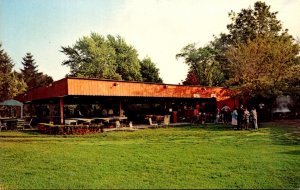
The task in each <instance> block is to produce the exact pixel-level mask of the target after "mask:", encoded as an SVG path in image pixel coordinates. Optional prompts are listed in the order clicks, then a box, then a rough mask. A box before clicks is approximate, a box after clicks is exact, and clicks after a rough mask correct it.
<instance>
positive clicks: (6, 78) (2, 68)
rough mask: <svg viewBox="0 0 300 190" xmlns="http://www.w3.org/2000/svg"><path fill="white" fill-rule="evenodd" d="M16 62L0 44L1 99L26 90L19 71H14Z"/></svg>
mask: <svg viewBox="0 0 300 190" xmlns="http://www.w3.org/2000/svg"><path fill="white" fill-rule="evenodd" d="M13 67H14V64H13V63H12V60H11V58H10V57H9V56H8V55H7V53H6V52H5V51H4V49H2V44H0V101H3V100H7V99H11V98H13V97H14V96H16V95H17V94H19V93H22V92H24V91H25V88H26V84H25V82H24V81H23V79H22V77H21V76H20V75H19V73H17V72H15V71H13V70H12V69H13Z"/></svg>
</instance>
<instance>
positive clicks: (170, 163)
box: [0, 124, 300, 189]
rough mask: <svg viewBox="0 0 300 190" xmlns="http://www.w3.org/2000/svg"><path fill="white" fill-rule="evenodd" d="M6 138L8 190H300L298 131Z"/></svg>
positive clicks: (2, 164) (4, 183)
mask: <svg viewBox="0 0 300 190" xmlns="http://www.w3.org/2000/svg"><path fill="white" fill-rule="evenodd" d="M0 136H1V137H0V145H1V146H0V189H6V188H8V189H17V188H22V189H26V188H30V189H32V188H34V189H37V188H38V189H43V188H48V189H49V188H51V189H53V188H55V189H58V188H64V189H67V188H72V189H74V188H76V189H78V188H89V189H92V188H109V189H111V188H122V189H123V188H130V189H132V188H134V189H136V188H142V189H145V188H172V189H173V188H188V189H190V188H276V189H278V188H300V135H299V128H298V129H297V128H296V127H285V126H283V125H278V124H266V125H264V127H263V128H260V129H259V131H234V130H232V129H230V128H229V127H228V128H226V127H223V126H215V125H208V126H206V127H199V126H186V127H176V128H159V129H145V130H139V131H135V132H106V133H102V134H96V135H84V136H50V135H41V134H37V133H33V132H31V133H30V132H1V133H0Z"/></svg>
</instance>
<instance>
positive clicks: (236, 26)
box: [212, 1, 289, 79]
mask: <svg viewBox="0 0 300 190" xmlns="http://www.w3.org/2000/svg"><path fill="white" fill-rule="evenodd" d="M277 14H278V12H271V11H270V6H268V5H267V4H266V3H265V2H261V1H257V2H255V3H254V7H253V8H252V7H249V8H247V9H242V10H241V11H240V12H238V13H236V12H233V11H231V12H230V13H229V17H230V18H231V23H230V24H228V25H227V29H228V31H229V33H227V34H225V33H222V34H220V37H215V40H214V41H213V42H212V44H213V46H214V48H215V49H216V51H215V52H216V60H218V61H219V62H220V65H221V68H222V71H223V73H224V76H225V79H229V78H230V71H229V69H230V68H229V65H228V64H229V62H228V60H227V58H226V56H225V52H226V50H227V49H228V48H230V47H232V46H235V45H236V44H237V43H246V42H247V41H248V40H254V39H255V38H257V37H260V36H264V35H271V36H274V37H278V36H285V37H289V35H288V33H287V32H288V30H287V29H285V30H284V29H283V28H282V24H281V22H280V21H279V20H278V19H277Z"/></svg>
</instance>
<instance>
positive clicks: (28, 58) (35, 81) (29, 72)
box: [21, 53, 53, 90]
mask: <svg viewBox="0 0 300 190" xmlns="http://www.w3.org/2000/svg"><path fill="white" fill-rule="evenodd" d="M22 65H23V69H21V73H22V75H23V78H24V81H25V83H26V84H27V89H28V90H30V89H33V88H36V87H40V86H47V85H49V84H50V83H52V82H53V79H52V77H50V76H48V75H44V74H43V73H41V72H38V69H37V67H38V66H37V65H36V62H35V60H34V59H33V55H32V54H31V53H27V54H26V55H25V57H23V61H22Z"/></svg>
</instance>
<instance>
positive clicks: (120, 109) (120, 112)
mask: <svg viewBox="0 0 300 190" xmlns="http://www.w3.org/2000/svg"><path fill="white" fill-rule="evenodd" d="M119 116H120V117H122V116H123V113H122V101H121V100H120V105H119Z"/></svg>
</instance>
